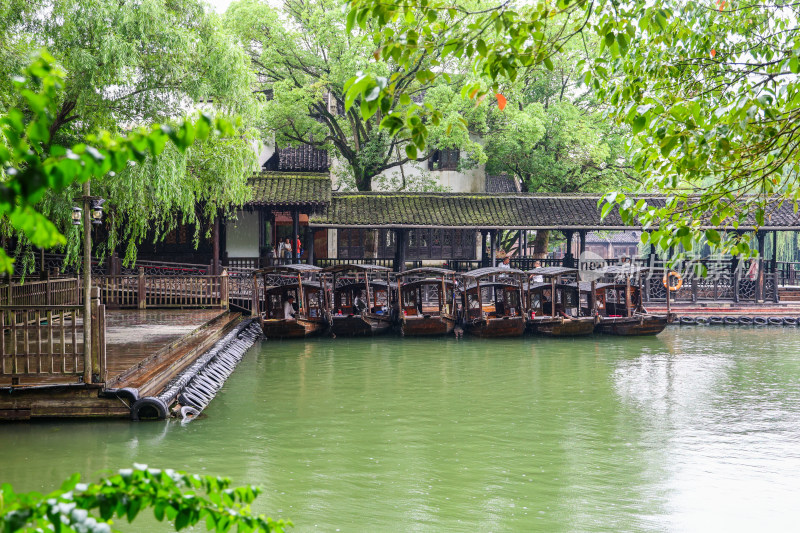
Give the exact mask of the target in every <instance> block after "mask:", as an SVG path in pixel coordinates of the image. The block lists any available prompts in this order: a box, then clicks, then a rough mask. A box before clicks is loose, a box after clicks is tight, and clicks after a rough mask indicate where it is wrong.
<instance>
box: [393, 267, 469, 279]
mask: <svg viewBox="0 0 800 533" xmlns="http://www.w3.org/2000/svg"><path fill="white" fill-rule="evenodd" d="M455 273H456V272H455V271H454V270H449V269H447V268H440V267H419V268H412V269H411V270H404V271H403V272H398V273H397V274H395V276H396V277H398V278H401V277H404V276H413V275H415V274H441V275H442V276H452V275H454V274H455Z"/></svg>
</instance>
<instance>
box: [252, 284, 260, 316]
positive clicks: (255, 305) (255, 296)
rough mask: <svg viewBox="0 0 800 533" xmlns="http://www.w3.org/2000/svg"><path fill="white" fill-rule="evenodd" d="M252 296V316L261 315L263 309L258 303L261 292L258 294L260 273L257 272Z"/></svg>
mask: <svg viewBox="0 0 800 533" xmlns="http://www.w3.org/2000/svg"><path fill="white" fill-rule="evenodd" d="M250 298H251V302H250V306H251V310H250V316H255V317H257V316H260V315H261V310H260V309H259V305H258V303H259V294H258V274H257V273H253V294H252V295H250Z"/></svg>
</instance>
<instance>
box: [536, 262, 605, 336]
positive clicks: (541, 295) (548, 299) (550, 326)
mask: <svg viewBox="0 0 800 533" xmlns="http://www.w3.org/2000/svg"><path fill="white" fill-rule="evenodd" d="M577 275H578V270H577V269H575V268H566V267H540V268H535V269H533V270H529V271H528V286H527V289H528V290H527V291H526V294H527V296H528V301H527V309H528V313H527V315H526V318H527V319H526V322H527V324H526V325H527V329H528V331H530V332H532V333H538V334H540V335H547V336H551V337H580V336H585V335H591V334H592V333H593V332H594V326H595V324H594V321H595V319H594V317H593V316H591V315H590V316H581V308H580V299H579V294H578V287H577V286H576V285H574V284H567V283H562V277H563V276H576V277H577Z"/></svg>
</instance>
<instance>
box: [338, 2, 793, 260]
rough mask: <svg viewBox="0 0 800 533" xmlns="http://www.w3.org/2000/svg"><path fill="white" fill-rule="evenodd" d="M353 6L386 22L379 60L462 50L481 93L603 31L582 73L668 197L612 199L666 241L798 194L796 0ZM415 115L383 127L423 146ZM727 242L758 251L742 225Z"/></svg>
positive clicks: (764, 214)
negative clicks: (659, 204)
mask: <svg viewBox="0 0 800 533" xmlns="http://www.w3.org/2000/svg"><path fill="white" fill-rule="evenodd" d="M349 5H350V12H349V15H348V27H350V28H352V27H360V28H362V29H368V28H370V24H372V23H373V22H374V23H376V26H377V29H375V30H373V31H372V32H371V34H372V37H373V44H374V45H376V46H378V45H380V48H379V52H380V57H381V58H383V59H385V58H387V57H392V58H395V60H396V61H398V62H399V63H400V64H401V65H404V66H405V67H406V68H408V67H410V66H411V65H415V64H416V62H417V61H418V60H419V59H420V58H421V57H426V58H429V59H430V60H431V61H432V62H439V63H444V62H446V61H448V60H450V59H458V60H461V61H464V62H466V63H467V64H468V65H469V68H470V69H471V70H472V72H474V73H476V74H479V75H480V76H481V77H482V79H481V81H479V82H475V83H473V84H471V85H467V86H466V87H464V89H463V94H464V95H465V96H467V97H469V98H472V99H480V98H481V97H483V96H485V95H487V94H490V93H491V92H493V91H497V90H499V89H500V87H501V84H502V83H503V82H504V81H511V82H513V81H515V80H516V79H517V78H518V77H519V76H521V75H522V74H524V73H525V72H526V71H527V69H528V68H530V67H532V66H536V65H542V66H543V67H544V68H546V69H548V70H551V71H552V70H555V69H556V61H554V59H555V56H556V54H557V53H558V52H560V51H562V50H564V49H565V47H566V46H567V44H568V43H570V42H575V41H576V40H577V41H578V42H579V43H580V44H581V45H583V43H585V42H586V41H589V42H591V41H593V40H595V39H597V40H598V41H599V43H600V50H599V53H598V54H597V55H596V57H594V58H592V59H591V60H587V61H585V62H583V63H582V64H580V65H579V66H580V67H581V68H582V69H583V72H582V79H583V82H584V83H585V84H587V85H588V86H589V87H591V88H592V89H593V90H594V91H596V94H597V95H598V96H599V97H600V98H601V99H602V100H603V101H604V102H606V103H607V104H609V105H611V106H613V110H614V111H615V115H616V117H617V119H618V120H619V121H620V122H621V123H624V124H627V125H628V126H629V127H630V128H631V130H632V131H633V133H634V134H635V136H636V138H635V140H633V141H631V142H630V143H629V147H628V148H629V150H630V151H631V154H632V158H633V161H634V163H635V170H636V171H637V173H638V174H639V175H640V176H641V177H642V178H643V180H644V183H643V186H644V189H645V190H648V191H657V190H660V191H662V192H666V193H668V195H669V197H670V201H669V202H668V204H667V206H666V207H665V208H660V209H657V208H654V207H653V206H651V205H647V204H646V203H639V202H638V201H636V200H635V199H632V198H631V196H630V195H624V194H613V195H609V197H608V199H607V201H610V202H615V203H616V205H617V206H618V207H620V208H621V209H622V211H623V216H624V218H625V219H626V221H628V222H633V221H634V220H636V221H638V222H640V223H642V224H644V225H645V226H646V227H647V228H649V229H657V230H658V231H657V234H656V239H655V241H656V242H657V244H658V245H659V246H662V247H663V246H670V245H674V244H678V243H680V242H682V241H683V240H684V239H686V236H685V235H683V232H681V235H678V230H680V229H684V228H685V229H686V230H688V231H689V232H691V233H692V234H693V235H694V236H695V237H698V236H700V235H701V234H703V236H704V237H705V238H708V239H709V240H710V241H713V239H714V238H715V236H714V235H713V234H708V233H706V231H705V226H707V225H714V226H728V227H730V228H731V229H736V228H738V227H740V226H741V225H742V223H743V222H744V221H745V220H746V219H748V218H750V219H752V223H754V224H755V225H756V226H760V225H762V224H763V223H764V221H765V220H766V219H767V218H768V217H769V208H768V199H769V198H770V197H772V196H774V197H776V198H778V199H784V200H788V201H792V202H795V203H796V202H797V200H798V195H800V187H798V186H797V185H798V184H797V179H798V170H800V168H798V163H800V161H798V159H800V150H798V146H800V143H798V133H797V131H796V128H794V126H793V124H794V123H795V122H796V120H797V118H798V117H797V113H798V111H797V110H798V108H800V107H799V106H798V101H799V100H798V99H800V96H798V95H800V90H799V89H800V78H798V76H797V74H798V73H800V59H798V55H797V49H798V43H797V35H798V31H797V30H798V28H797V24H798V20H800V7H798V6H797V5H796V4H792V3H787V2H783V1H782V0H775V1H772V2H761V3H755V4H748V5H732V4H730V3H729V2H726V1H725V0H719V1H717V2H716V3H704V2H689V3H687V2H681V1H679V0H668V1H667V2H657V3H652V2H645V1H643V0H637V1H635V2H629V3H619V2H609V1H599V2H587V1H585V0H577V1H565V0H537V1H535V2H531V3H527V4H522V5H517V4H511V3H507V2H503V3H494V4H491V3H482V4H480V5H475V4H473V3H461V2H459V3H456V4H453V3H451V2H445V1H444V0H404V1H402V2H383V1H377V0H351V2H350V3H349ZM401 72H402V71H401ZM419 75H420V79H421V80H422V81H424V82H426V83H428V82H430V81H431V80H435V79H437V78H440V77H444V73H443V72H442V71H441V70H428V71H426V72H419ZM348 87H349V92H348V95H347V99H348V101H355V99H356V98H358V97H364V96H365V95H367V94H369V95H370V96H371V101H372V102H373V103H372V104H371V106H372V107H376V108H379V107H380V106H381V105H383V100H384V99H387V98H389V99H392V98H397V97H398V95H399V94H401V93H402V92H403V91H404V89H403V88H402V87H399V86H398V85H397V84H395V83H394V81H393V79H391V78H390V79H388V80H385V82H381V80H380V78H377V77H374V76H363V75H362V76H358V77H354V78H353V79H352V82H351V83H350V84H349V86H348ZM376 87H377V90H376V89H375V88H376ZM434 114H435V113H434ZM412 118H413V117H411V116H409V117H398V118H397V120H394V121H392V122H391V123H385V124H384V127H385V128H387V129H388V130H389V131H390V132H392V133H394V132H402V134H404V135H407V136H410V137H411V138H412V140H413V142H414V143H415V145H416V147H417V149H424V147H425V141H426V132H424V131H423V132H418V135H416V136H415V135H413V134H412ZM728 235H735V234H734V233H733V232H731V233H729V234H728ZM737 241H738V246H737ZM720 245H721V246H722V247H723V248H727V249H730V250H731V251H734V252H740V251H742V250H747V251H749V247H747V246H746V244H745V243H744V242H743V241H742V240H740V239H739V238H738V237H734V239H733V240H728V239H725V240H721V244H720Z"/></svg>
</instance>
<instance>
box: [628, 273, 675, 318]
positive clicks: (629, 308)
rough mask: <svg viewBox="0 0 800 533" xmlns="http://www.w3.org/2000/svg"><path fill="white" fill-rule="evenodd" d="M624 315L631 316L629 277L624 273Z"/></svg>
mask: <svg viewBox="0 0 800 533" xmlns="http://www.w3.org/2000/svg"><path fill="white" fill-rule="evenodd" d="M667 290H669V289H667ZM625 316H631V277H630V276H629V275H627V274H626V275H625Z"/></svg>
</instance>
